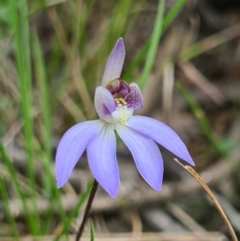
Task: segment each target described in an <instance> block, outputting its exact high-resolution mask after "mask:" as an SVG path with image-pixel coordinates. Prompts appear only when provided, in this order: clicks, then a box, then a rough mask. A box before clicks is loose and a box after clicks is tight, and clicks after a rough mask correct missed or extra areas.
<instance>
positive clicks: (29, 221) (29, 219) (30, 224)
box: [0, 141, 40, 234]
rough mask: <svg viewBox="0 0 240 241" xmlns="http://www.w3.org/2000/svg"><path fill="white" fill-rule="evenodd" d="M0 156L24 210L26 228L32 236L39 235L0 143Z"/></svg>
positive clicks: (36, 224) (14, 173) (35, 220)
mask: <svg viewBox="0 0 240 241" xmlns="http://www.w3.org/2000/svg"><path fill="white" fill-rule="evenodd" d="M0 156H1V157H2V161H3V164H4V165H5V166H6V168H7V170H8V173H9V174H10V177H11V179H12V182H13V186H14V189H15V191H16V194H17V195H18V197H19V199H20V200H21V202H22V205H23V210H24V214H25V215H26V221H27V224H28V227H29V229H30V231H31V232H32V234H39V231H38V230H39V229H40V228H39V222H38V220H37V219H35V216H34V215H32V214H31V213H30V212H29V210H28V207H27V205H26V202H25V195H24V194H23V192H22V190H21V187H20V185H19V183H18V177H17V174H16V172H15V168H14V166H13V165H12V163H11V161H10V159H9V157H8V156H7V154H6V151H5V148H4V146H3V144H2V142H1V141H0Z"/></svg>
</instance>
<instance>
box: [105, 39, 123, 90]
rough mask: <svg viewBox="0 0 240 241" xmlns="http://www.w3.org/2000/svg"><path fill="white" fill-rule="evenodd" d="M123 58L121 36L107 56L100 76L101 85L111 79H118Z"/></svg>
mask: <svg viewBox="0 0 240 241" xmlns="http://www.w3.org/2000/svg"><path fill="white" fill-rule="evenodd" d="M124 59H125V47H124V42H123V39H122V38H119V39H118V41H117V42H116V44H115V46H114V48H113V50H112V52H111V54H110V55H109V57H108V60H107V63H106V66H105V70H104V74H103V78H102V86H104V87H105V86H106V85H107V84H108V83H109V82H110V81H111V80H114V79H118V78H119V77H120V75H121V72H122V68H123V63H124Z"/></svg>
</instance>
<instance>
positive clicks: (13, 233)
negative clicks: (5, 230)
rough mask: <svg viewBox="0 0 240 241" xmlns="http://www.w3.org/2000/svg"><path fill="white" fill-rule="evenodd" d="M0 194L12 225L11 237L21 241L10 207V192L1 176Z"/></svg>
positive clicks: (9, 222)
mask: <svg viewBox="0 0 240 241" xmlns="http://www.w3.org/2000/svg"><path fill="white" fill-rule="evenodd" d="M0 193H1V197H2V198H3V206H4V209H5V213H6V217H7V221H8V224H9V225H10V229H11V236H13V237H14V238H15V240H19V239H18V230H17V225H16V222H15V219H14V217H13V215H12V212H11V210H10V207H9V197H8V191H7V187H6V185H5V182H4V180H3V176H2V175H0Z"/></svg>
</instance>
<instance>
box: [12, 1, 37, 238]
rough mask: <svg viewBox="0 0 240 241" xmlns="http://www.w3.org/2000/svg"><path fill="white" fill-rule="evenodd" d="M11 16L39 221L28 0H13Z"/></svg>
mask: <svg viewBox="0 0 240 241" xmlns="http://www.w3.org/2000/svg"><path fill="white" fill-rule="evenodd" d="M9 4H10V5H9V6H10V18H11V23H12V29H13V31H14V35H13V42H14V47H15V48H14V54H15V58H16V62H17V70H18V82H19V89H20V93H21V103H20V105H21V115H22V119H23V130H24V146H25V152H26V161H27V164H26V167H27V176H28V178H29V180H30V182H29V184H30V189H31V193H30V196H31V200H32V205H33V206H34V207H35V210H36V212H35V217H34V218H33V220H32V221H30V220H29V221H30V223H32V222H35V223H36V222H38V221H39V218H38V214H37V208H36V200H35V199H36V195H35V190H36V180H35V173H34V157H33V139H34V132H33V118H32V113H31V108H32V86H31V63H30V61H31V56H30V39H29V23H28V5H27V1H26V0H11V1H9ZM30 226H31V228H32V230H31V232H32V234H33V235H37V234H39V225H32V224H30Z"/></svg>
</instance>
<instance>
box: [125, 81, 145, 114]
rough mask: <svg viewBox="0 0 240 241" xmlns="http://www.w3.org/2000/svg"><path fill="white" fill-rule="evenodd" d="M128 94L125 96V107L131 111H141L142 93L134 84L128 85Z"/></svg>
mask: <svg viewBox="0 0 240 241" xmlns="http://www.w3.org/2000/svg"><path fill="white" fill-rule="evenodd" d="M129 87H130V92H129V93H128V94H127V95H126V96H125V101H126V102H127V107H128V108H130V109H131V108H132V109H134V110H135V109H141V108H142V103H143V98H142V92H141V90H140V88H139V86H138V85H137V84H135V83H131V84H130V85H129Z"/></svg>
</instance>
